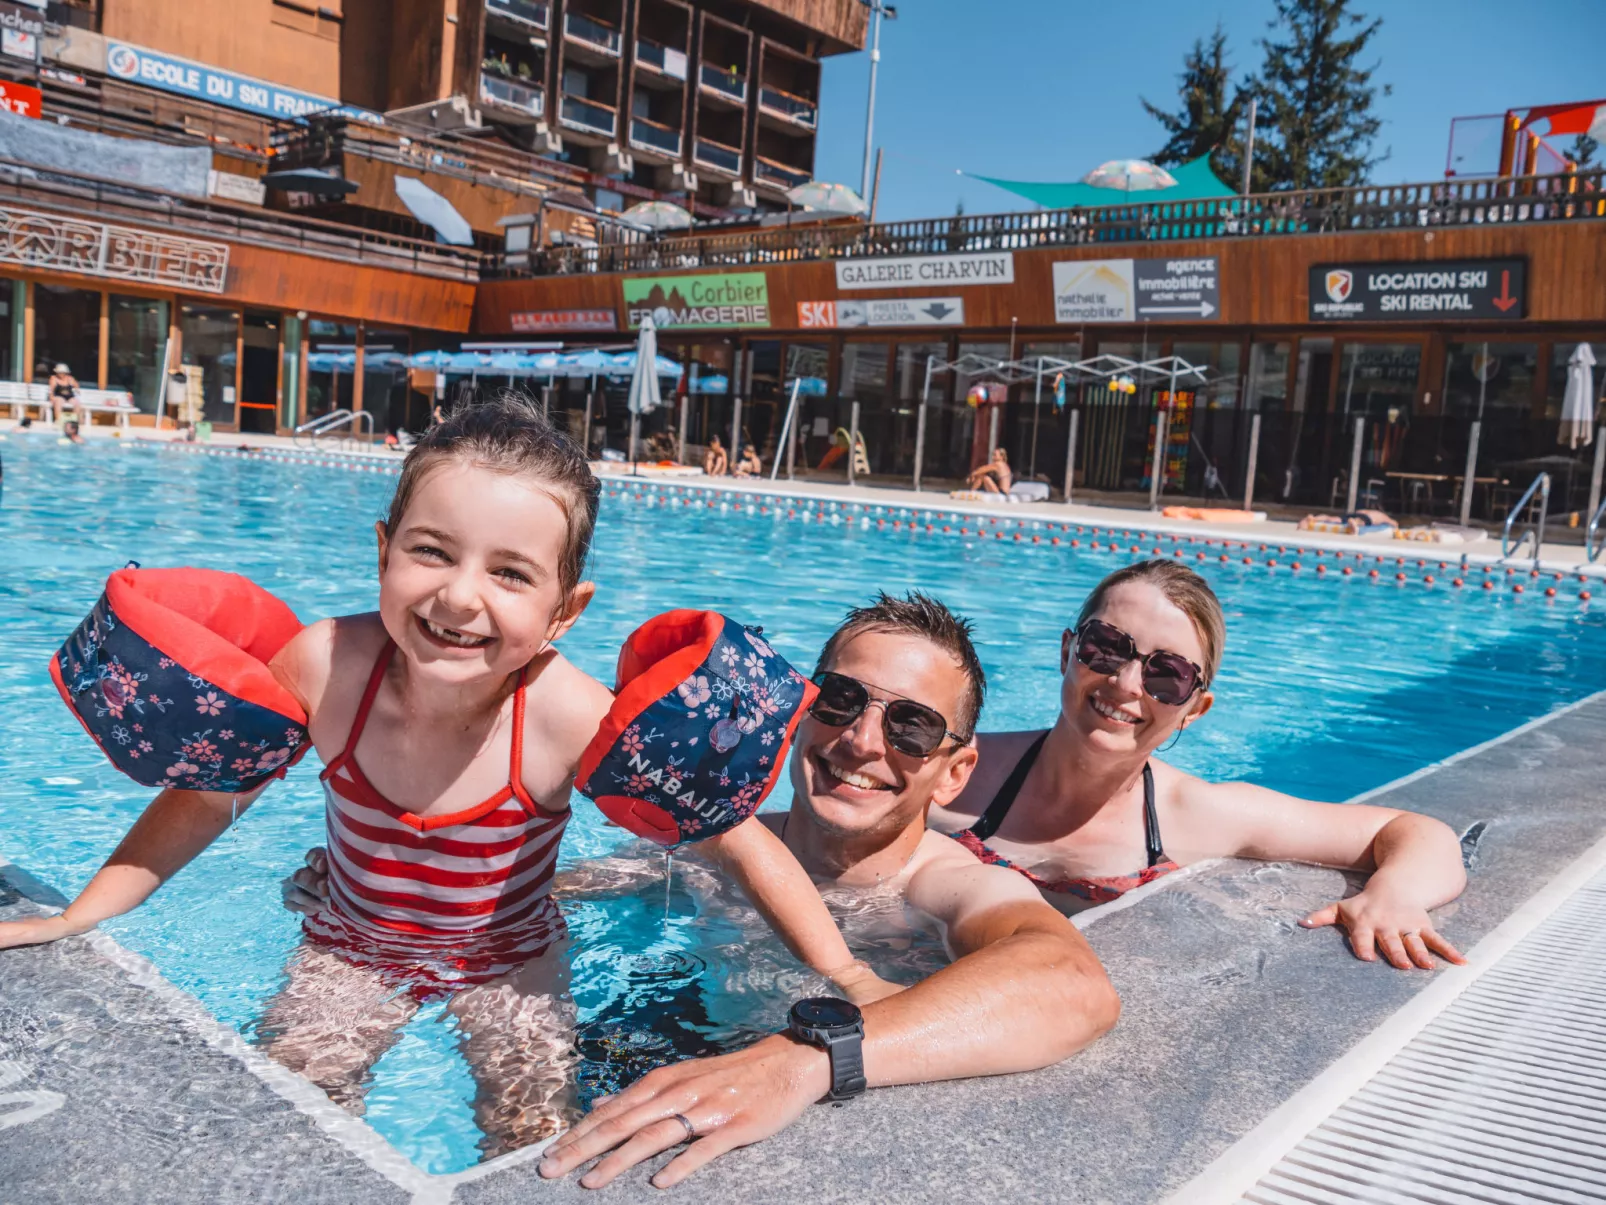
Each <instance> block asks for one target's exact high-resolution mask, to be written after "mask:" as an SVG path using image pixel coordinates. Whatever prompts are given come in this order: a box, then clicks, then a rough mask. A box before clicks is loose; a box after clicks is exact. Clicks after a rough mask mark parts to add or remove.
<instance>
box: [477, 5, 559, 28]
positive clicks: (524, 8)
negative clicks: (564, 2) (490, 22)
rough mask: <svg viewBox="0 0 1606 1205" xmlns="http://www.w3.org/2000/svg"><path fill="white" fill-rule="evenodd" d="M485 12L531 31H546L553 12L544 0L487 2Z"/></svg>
mask: <svg viewBox="0 0 1606 1205" xmlns="http://www.w3.org/2000/svg"><path fill="white" fill-rule="evenodd" d="M485 11H486V12H487V13H489V14H491V15H492V16H495V17H506V18H507V19H508V20H509V21H514V22H516V23H518V24H519V25H526V26H529V27H530V28H531V29H545V28H546V27H547V22H548V21H549V20H551V10H550V9H549V8H548V6H547V5H546V4H545V3H544V2H543V0H485Z"/></svg>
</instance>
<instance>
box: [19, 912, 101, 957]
mask: <svg viewBox="0 0 1606 1205" xmlns="http://www.w3.org/2000/svg"><path fill="white" fill-rule="evenodd" d="M92 928H94V926H93V925H77V924H74V923H73V922H72V921H70V920H68V919H67V918H66V917H65V916H30V917H29V918H28V919H27V920H14V921H6V922H5V923H4V924H0V950H9V949H11V948H12V947H13V946H42V945H44V944H45V943H46V942H52V941H60V940H61V939H62V938H63V937H73V936H76V935H77V934H79V933H85V932H88V931H89V930H90V929H92Z"/></svg>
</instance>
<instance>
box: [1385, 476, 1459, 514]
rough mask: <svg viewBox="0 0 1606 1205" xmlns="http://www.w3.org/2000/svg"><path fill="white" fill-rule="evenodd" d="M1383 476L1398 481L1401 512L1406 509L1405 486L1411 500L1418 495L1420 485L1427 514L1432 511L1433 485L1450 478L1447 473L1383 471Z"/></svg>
mask: <svg viewBox="0 0 1606 1205" xmlns="http://www.w3.org/2000/svg"><path fill="white" fill-rule="evenodd" d="M1383 476H1385V477H1387V478H1388V479H1389V480H1390V481H1397V482H1399V486H1400V511H1401V513H1402V514H1403V513H1405V511H1406V505H1405V501H1406V499H1405V491H1406V488H1407V486H1409V487H1410V490H1411V500H1412V501H1413V502H1414V501H1415V500H1416V498H1417V496H1418V487H1420V490H1421V492H1422V493H1424V494H1426V495H1427V504H1428V506H1427V513H1428V514H1432V513H1433V487H1434V486H1435V485H1437V484H1440V483H1442V482H1445V481H1449V480H1450V479H1451V478H1450V476H1449V475H1448V474H1447V473H1384V474H1383ZM1412 513H1415V512H1412Z"/></svg>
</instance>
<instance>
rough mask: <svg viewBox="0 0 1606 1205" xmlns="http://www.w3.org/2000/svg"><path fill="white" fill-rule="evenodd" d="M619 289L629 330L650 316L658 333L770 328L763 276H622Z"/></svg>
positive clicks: (767, 299)
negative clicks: (671, 329)
mask: <svg viewBox="0 0 1606 1205" xmlns="http://www.w3.org/2000/svg"><path fill="white" fill-rule="evenodd" d="M619 287H620V289H622V290H623V292H624V298H625V321H626V325H627V326H628V327H629V328H630V329H631V330H637V329H638V328H640V326H641V320H642V319H643V318H646V317H649V316H650V317H651V318H652V324H653V325H654V326H655V327H657V328H658V329H659V330H663V329H664V328H665V327H671V326H678V327H685V328H693V327H704V328H707V327H749V326H768V325H769V324H770V300H769V285H768V282H767V281H766V279H765V276H764V273H762V272H712V273H706V274H703V273H699V274H697V275H693V276H638V277H634V278H630V277H627V278H626V279H625V280H624V281H622V282H621V283H620V286H619Z"/></svg>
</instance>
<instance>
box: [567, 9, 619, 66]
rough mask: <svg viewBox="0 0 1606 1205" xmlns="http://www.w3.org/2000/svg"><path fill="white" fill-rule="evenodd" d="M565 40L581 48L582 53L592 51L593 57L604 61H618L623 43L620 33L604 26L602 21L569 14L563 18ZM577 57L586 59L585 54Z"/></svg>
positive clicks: (582, 14) (577, 14) (581, 14)
mask: <svg viewBox="0 0 1606 1205" xmlns="http://www.w3.org/2000/svg"><path fill="white" fill-rule="evenodd" d="M563 36H564V38H565V39H566V40H567V41H569V42H570V43H572V44H573V45H575V46H577V47H579V48H580V49H581V50H582V52H584V51H590V52H591V53H592V54H593V55H596V56H600V57H602V58H604V59H617V58H618V57H619V50H620V46H621V42H620V39H619V31H618V30H617V29H615V28H614V27H613V26H611V25H604V24H603V23H602V22H601V21H594V20H592V19H591V18H590V17H588V16H586V15H585V14H584V13H567V14H565V16H564V18H563ZM577 57H581V58H583V57H584V54H582V55H581V56H577Z"/></svg>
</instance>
